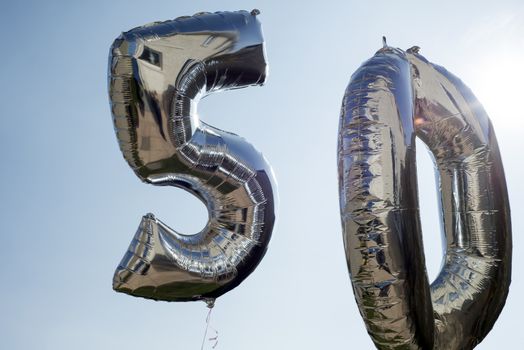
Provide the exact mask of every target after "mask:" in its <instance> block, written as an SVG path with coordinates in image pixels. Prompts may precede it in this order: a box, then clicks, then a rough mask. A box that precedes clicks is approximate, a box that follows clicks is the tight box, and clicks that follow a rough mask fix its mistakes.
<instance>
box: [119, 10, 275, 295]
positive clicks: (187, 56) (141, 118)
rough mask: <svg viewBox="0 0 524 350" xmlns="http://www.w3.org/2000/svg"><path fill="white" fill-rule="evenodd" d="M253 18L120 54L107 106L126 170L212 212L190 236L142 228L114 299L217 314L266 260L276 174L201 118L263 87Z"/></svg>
mask: <svg viewBox="0 0 524 350" xmlns="http://www.w3.org/2000/svg"><path fill="white" fill-rule="evenodd" d="M257 14H258V11H257V10H253V11H252V12H251V13H249V12H246V11H238V12H217V13H199V14H196V15H194V16H192V17H180V18H177V19H175V20H171V21H166V22H155V23H151V24H148V25H145V26H142V27H138V28H135V29H132V30H130V31H128V32H125V33H123V34H122V35H121V36H120V37H119V38H117V39H116V40H115V42H114V43H113V45H112V47H111V52H110V57H109V95H110V102H111V110H112V114H113V121H114V125H115V131H116V135H117V139H118V142H119V144H120V149H121V150H122V153H123V155H124V158H125V159H126V160H127V162H128V163H129V165H130V166H131V168H132V169H133V170H134V171H135V173H136V175H137V176H138V177H139V178H140V179H141V180H142V181H144V182H146V183H149V184H153V185H159V186H176V187H180V188H183V189H185V190H187V191H189V192H191V193H193V194H194V195H196V196H197V197H198V198H199V199H201V200H202V201H203V202H204V204H205V205H206V207H207V210H208V212H209V221H208V223H207V225H206V227H205V228H204V229H203V230H202V231H200V232H199V233H197V234H194V235H185V234H182V233H179V232H176V231H175V230H173V229H171V228H170V227H169V226H167V225H166V224H164V223H163V222H161V221H160V220H158V219H156V218H155V217H154V216H153V215H152V214H148V215H146V216H144V217H143V219H142V222H141V224H140V226H139V228H138V231H137V233H136V235H135V237H134V239H133V240H132V242H131V245H130V246H129V249H128V251H127V252H126V254H125V255H124V258H123V259H122V261H121V263H120V265H119V266H118V268H117V270H116V272H115V275H114V280H113V288H114V289H115V290H116V291H118V292H124V293H128V294H131V295H134V296H140V297H144V298H150V299H156V300H166V301H189V300H206V301H208V302H212V301H213V300H214V299H215V298H216V297H218V296H220V295H222V294H224V293H226V292H228V291H229V290H231V289H233V288H235V287H236V286H237V285H238V284H239V283H241V282H242V281H243V280H244V279H245V278H246V277H247V276H248V275H249V274H250V273H251V272H252V271H253V270H254V269H255V268H256V266H257V265H258V263H259V262H260V260H261V259H262V257H263V256H264V254H265V252H266V249H267V245H268V242H269V240H270V237H271V233H272V229H273V224H274V221H275V196H276V193H275V191H276V186H275V180H274V177H273V173H272V170H271V167H270V166H269V164H268V163H267V161H266V160H265V159H264V157H263V156H262V155H261V154H260V153H259V152H258V151H257V150H255V148H254V147H253V146H252V145H251V144H250V143H248V142H247V141H246V140H245V139H243V138H242V137H240V136H237V135H235V134H232V133H230V132H227V131H223V130H220V129H217V128H215V127H212V126H210V125H207V124H206V123H204V122H202V121H201V120H199V118H198V116H197V112H196V107H197V104H198V102H199V100H200V99H201V98H202V97H204V96H206V95H207V94H209V93H211V92H214V91H221V90H226V89H236V88H241V87H245V86H251V85H262V84H263V83H264V81H265V78H266V70H267V65H266V60H265V53H264V40H263V37H262V31H261V26H260V22H259V21H258V20H257V18H256V15H257ZM246 113H248V114H249V111H246Z"/></svg>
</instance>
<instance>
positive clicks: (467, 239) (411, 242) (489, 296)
mask: <svg viewBox="0 0 524 350" xmlns="http://www.w3.org/2000/svg"><path fill="white" fill-rule="evenodd" d="M415 137H419V138H420V139H421V140H422V141H423V142H424V143H426V145H427V146H428V147H429V149H430V150H431V152H432V153H433V156H434V159H435V164H436V168H437V170H438V177H439V183H440V188H439V194H440V202H441V216H442V223H443V224H442V226H443V229H444V233H445V239H446V243H447V244H446V248H445V252H444V254H445V257H444V265H443V267H442V269H441V271H440V274H439V275H438V277H437V278H436V280H435V281H434V282H433V283H432V284H431V285H429V283H428V279H427V274H426V268H425V262H424V254H423V247H422V236H421V230H420V219H419V206H418V198H417V177H416V163H415V161H416V159H415V153H416V150H415ZM338 162H339V163H338V164H339V187H340V211H341V217H342V227H343V237H344V245H345V252H346V258H347V262H348V267H349V271H350V276H351V282H352V284H353V290H354V293H355V297H356V300H357V303H358V306H359V309H360V313H361V315H362V317H363V319H364V321H365V323H366V327H367V329H368V332H369V334H370V335H371V337H372V339H373V341H374V342H375V345H376V347H377V348H378V349H447V350H450V349H472V348H474V347H475V346H476V345H477V344H478V343H480V341H482V339H483V338H484V337H485V336H486V335H487V333H488V332H489V331H490V330H491V328H492V327H493V324H494V323H495V321H496V319H497V317H498V315H499V314H500V312H501V310H502V308H503V306H504V303H505V300H506V297H507V294H508V290H509V284H510V275H511V250H512V245H511V224H510V215H509V203H508V195H507V189H506V183H505V179H504V171H503V167H502V162H501V159H500V154H499V150H498V146H497V141H496V138H495V134H494V131H493V127H492V125H491V123H490V121H489V119H488V116H487V115H486V112H485V111H484V109H483V108H482V106H481V105H480V103H479V102H478V100H477V99H476V98H475V97H474V95H473V94H472V93H471V91H470V90H469V89H468V88H467V87H466V86H465V85H464V84H463V83H462V82H461V81H460V80H459V79H458V78H456V77H455V76H453V75H452V74H450V73H449V72H447V71H446V70H445V69H444V68H442V67H438V66H436V65H433V64H431V63H429V62H428V61H427V60H426V59H424V58H423V57H422V56H421V55H419V54H418V48H417V47H414V48H411V49H409V50H408V51H407V52H404V51H402V50H399V49H394V48H391V47H388V46H386V45H385V46H384V48H383V49H381V50H379V51H378V52H377V53H376V54H375V56H374V57H372V58H371V59H370V60H368V61H366V62H365V63H364V64H363V65H362V66H361V67H360V68H359V69H358V70H357V71H356V72H355V73H354V74H353V76H352V77H351V81H350V83H349V86H348V88H347V90H346V95H345V97H344V100H343V104H342V112H341V119H340V130H339V146H338Z"/></svg>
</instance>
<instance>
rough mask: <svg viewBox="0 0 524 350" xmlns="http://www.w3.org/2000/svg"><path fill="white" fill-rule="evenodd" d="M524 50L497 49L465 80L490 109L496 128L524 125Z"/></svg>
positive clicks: (490, 115)
mask: <svg viewBox="0 0 524 350" xmlns="http://www.w3.org/2000/svg"><path fill="white" fill-rule="evenodd" d="M523 63H524V54H520V53H518V54H511V53H508V52H505V53H497V52H493V53H492V54H491V55H488V56H487V57H486V58H485V59H483V60H482V61H481V62H479V63H478V64H476V65H475V68H476V69H475V71H476V72H478V73H477V74H476V75H475V76H474V77H473V81H465V83H466V84H467V85H469V87H470V88H471V89H472V90H473V93H474V94H475V95H476V96H477V98H478V99H479V101H480V103H481V104H482V105H483V106H484V108H485V109H486V111H487V113H488V115H489V117H490V119H491V121H492V122H493V124H494V127H495V130H497V129H499V128H505V129H507V128H522V127H524V108H523V104H524V94H523V92H524V68H523Z"/></svg>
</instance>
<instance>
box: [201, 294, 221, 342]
mask: <svg viewBox="0 0 524 350" xmlns="http://www.w3.org/2000/svg"><path fill="white" fill-rule="evenodd" d="M208 307H209V311H208V312H207V317H206V329H205V331H204V337H203V338H202V345H201V346H200V350H204V344H205V342H206V336H207V332H208V330H209V328H211V329H212V330H213V332H215V335H214V336H213V337H209V338H208V340H209V341H214V343H213V345H212V346H211V348H212V349H214V348H216V346H217V345H218V331H217V330H216V329H214V328H213V327H211V326H210V325H209V324H210V323H211V322H210V320H211V311H213V305H209V304H208Z"/></svg>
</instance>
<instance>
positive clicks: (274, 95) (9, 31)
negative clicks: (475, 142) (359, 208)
mask: <svg viewBox="0 0 524 350" xmlns="http://www.w3.org/2000/svg"><path fill="white" fill-rule="evenodd" d="M252 8H258V9H260V10H261V12H262V13H261V15H260V16H259V19H260V21H261V22H262V25H263V30H264V33H265V39H266V48H267V55H268V62H269V77H268V79H267V83H266V85H265V86H264V87H252V88H246V89H243V90H236V91H230V92H225V93H220V94H215V95H212V96H210V97H208V98H206V99H205V100H203V101H202V102H201V103H200V105H199V114H200V116H201V118H202V119H203V120H204V121H206V122H208V123H210V124H212V125H215V126H217V127H219V128H222V129H225V130H229V131H233V132H235V133H238V134H239V135H242V136H243V137H245V138H247V139H248V140H249V141H250V142H251V143H253V144H254V145H255V146H256V147H257V148H258V149H259V150H260V151H262V152H263V153H264V155H265V156H266V157H267V159H268V160H269V162H270V163H271V164H272V166H273V168H274V170H275V173H276V176H277V180H278V183H279V195H280V209H279V213H278V222H277V226H276V228H275V230H274V233H273V239H272V241H271V243H270V248H269V251H268V254H267V255H266V257H265V258H264V260H263V262H262V263H261V264H260V266H259V267H258V269H257V270H256V271H255V272H254V273H253V274H252V275H251V276H250V277H249V278H248V279H247V280H246V281H245V282H244V283H243V284H242V285H241V286H239V287H238V288H236V289H234V290H233V291H231V292H230V293H228V294H226V295H224V296H223V297H221V298H220V299H219V300H218V301H217V304H216V307H215V310H214V311H213V317H212V325H213V327H214V328H216V329H218V331H219V337H220V338H219V345H218V349H228V350H235V349H253V350H256V349H321V348H328V349H331V348H343V347H344V348H355V349H372V348H373V345H372V343H371V340H370V339H369V337H368V336H367V334H366V331H365V328H364V324H363V322H362V320H361V319H360V316H359V314H358V310H357V307H356V304H355V302H354V299H353V294H352V291H351V286H350V282H349V276H348V274H347V270H346V262H345V258H344V253H343V247H342V236H341V229H340V218H339V213H338V191H337V175H336V173H337V168H336V142H337V129H338V118H339V110H340V104H341V100H342V96H343V93H344V90H345V88H346V85H347V83H348V81H349V77H350V75H351V73H352V72H353V71H354V70H356V69H357V68H358V66H359V65H360V63H361V62H363V61H364V60H366V59H368V58H369V57H371V56H372V55H373V54H374V52H375V51H376V50H377V49H378V48H379V47H380V46H381V37H382V35H386V36H387V38H388V43H389V44H390V45H391V46H397V47H400V48H404V49H406V48H408V47H411V46H413V45H418V46H420V47H421V48H422V49H421V53H422V54H423V55H424V56H425V57H427V58H428V59H429V60H431V61H433V62H435V63H438V64H440V65H443V66H444V67H446V68H447V69H448V70H450V71H451V72H453V73H455V74H456V75H457V76H459V77H460V78H461V79H462V80H463V81H464V82H465V83H466V84H468V85H469V86H470V87H471V88H472V90H473V91H474V92H475V93H476V94H477V97H478V98H479V99H480V101H481V102H482V103H483V104H484V106H485V107H486V110H487V111H488V114H489V115H490V117H491V119H492V121H493V124H494V126H495V130H496V133H497V137H498V140H499V145H500V149H501V153H502V158H503V161H504V166H505V170H506V176H507V181H508V189H509V193H510V203H511V209H512V213H513V215H512V219H513V234H514V263H513V271H514V272H513V283H512V285H511V290H510V295H509V298H508V301H507V305H506V308H505V309H504V311H503V313H502V315H501V317H500V319H499V321H498V323H497V324H496V325H495V327H494V329H493V331H492V332H491V333H490V334H489V335H488V337H487V339H486V340H485V341H484V342H483V343H482V344H481V345H480V346H478V349H493V348H495V347H500V348H514V345H515V341H514V339H513V337H515V335H517V334H519V332H521V318H522V312H523V310H524V301H523V300H522V295H524V282H522V280H521V279H520V278H519V275H520V274H521V273H520V272H521V270H522V269H524V255H523V254H522V253H521V248H522V246H523V244H524V241H523V239H522V236H521V234H520V233H521V232H522V231H523V229H524V218H523V215H519V214H520V213H522V212H523V210H524V204H523V203H524V186H523V181H522V171H523V169H524V166H523V162H522V149H524V137H523V133H524V112H523V111H524V109H523V108H522V107H521V105H520V103H521V100H522V97H521V91H522V82H523V81H524V72H523V68H522V62H524V40H523V38H524V5H523V4H522V2H520V1H516V0H515V1H463V2H460V3H458V2H455V1H448V0H445V1H434V2H432V4H429V2H428V4H426V3H423V2H421V1H400V2H392V1H374V2H373V3H371V2H366V1H360V2H355V1H330V2H327V1H324V2H311V3H308V2H304V1H302V2H300V1H286V2H282V1H262V0H260V1H250V0H249V1H174V0H171V1H90V2H79V1H63V2H60V1H46V2H43V1H42V2H30V1H19V2H14V1H10V2H6V3H4V4H2V6H1V12H0V29H1V31H0V32H1V33H2V46H3V49H2V50H1V54H0V76H1V77H2V78H1V81H2V85H1V87H0V118H1V119H0V120H1V127H0V149H1V150H2V153H1V154H2V157H1V158H0V159H1V162H2V166H1V169H2V170H1V172H0V177H1V179H0V195H1V198H2V199H1V200H0V215H1V221H0V222H1V223H2V229H1V231H0V232H1V233H0V243H1V247H2V249H1V252H2V257H3V259H2V263H3V266H4V268H3V273H2V282H1V286H2V288H1V289H0V314H1V315H2V317H0V339H2V344H3V345H2V347H3V348H6V349H42V350H45V349H53V350H56V349H78V350H82V349H111V348H116V347H117V346H118V347H119V348H125V349H130V350H131V349H144V348H155V347H156V348H160V347H161V348H163V349H171V348H172V349H198V348H199V347H200V342H201V338H202V333H203V330H204V327H205V317H206V308H205V305H204V304H203V303H162V302H153V301H147V300H142V299H136V298H132V297H129V296H127V295H123V294H117V293H115V292H113V291H112V289H111V281H112V274H113V271H114V268H115V267H116V265H117V264H118V262H119V260H120V258H121V256H122V254H123V253H124V251H125V250H126V248H127V246H128V243H129V241H130V240H131V238H132V235H133V234H134V232H135V230H136V227H137V225H138V223H139V220H140V218H141V216H142V215H143V214H145V213H147V212H153V213H155V214H156V215H157V216H158V217H159V218H161V219H162V220H163V221H165V222H166V223H168V224H170V225H171V226H173V227H174V228H175V229H179V230H181V231H185V232H196V231H198V230H199V229H200V228H201V227H203V226H204V224H205V220H206V215H207V214H206V211H205V209H204V207H203V206H202V205H201V203H200V202H199V201H198V200H197V199H196V198H194V197H192V196H191V195H190V194H188V193H186V192H184V191H182V190H179V189H173V188H158V187H153V186H148V185H145V184H142V183H141V182H140V181H139V180H138V178H136V177H135V175H134V174H133V172H132V171H131V169H130V168H129V167H128V166H127V164H126V163H125V161H124V159H123V158H122V155H121V153H120V150H119V149H118V146H117V143H116V138H115V135H114V132H113V126H112V123H111V116H110V111H109V107H108V98H107V89H106V79H107V76H106V72H107V54H108V50H109V46H110V44H111V42H112V41H113V39H114V38H115V37H116V36H118V35H119V33H120V32H121V31H125V30H128V29H130V28H132V27H135V26H138V25H142V24H145V23H148V22H151V21H154V20H166V19H172V18H174V17H178V16H181V15H191V14H193V13H195V12H199V11H218V10H238V9H246V10H251V9H252ZM419 149H420V151H421V152H420V157H419V166H418V171H419V188H420V196H421V198H422V199H421V210H422V220H423V225H424V226H423V229H424V239H425V241H424V242H425V249H426V259H427V264H428V269H429V272H430V276H435V275H436V273H437V272H438V269H439V266H440V258H441V255H442V253H441V243H440V233H439V224H438V215H437V205H436V195H435V189H434V180H433V165H432V164H431V162H430V160H429V159H430V158H429V156H428V155H427V154H426V151H425V149H424V148H423V147H419Z"/></svg>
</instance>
